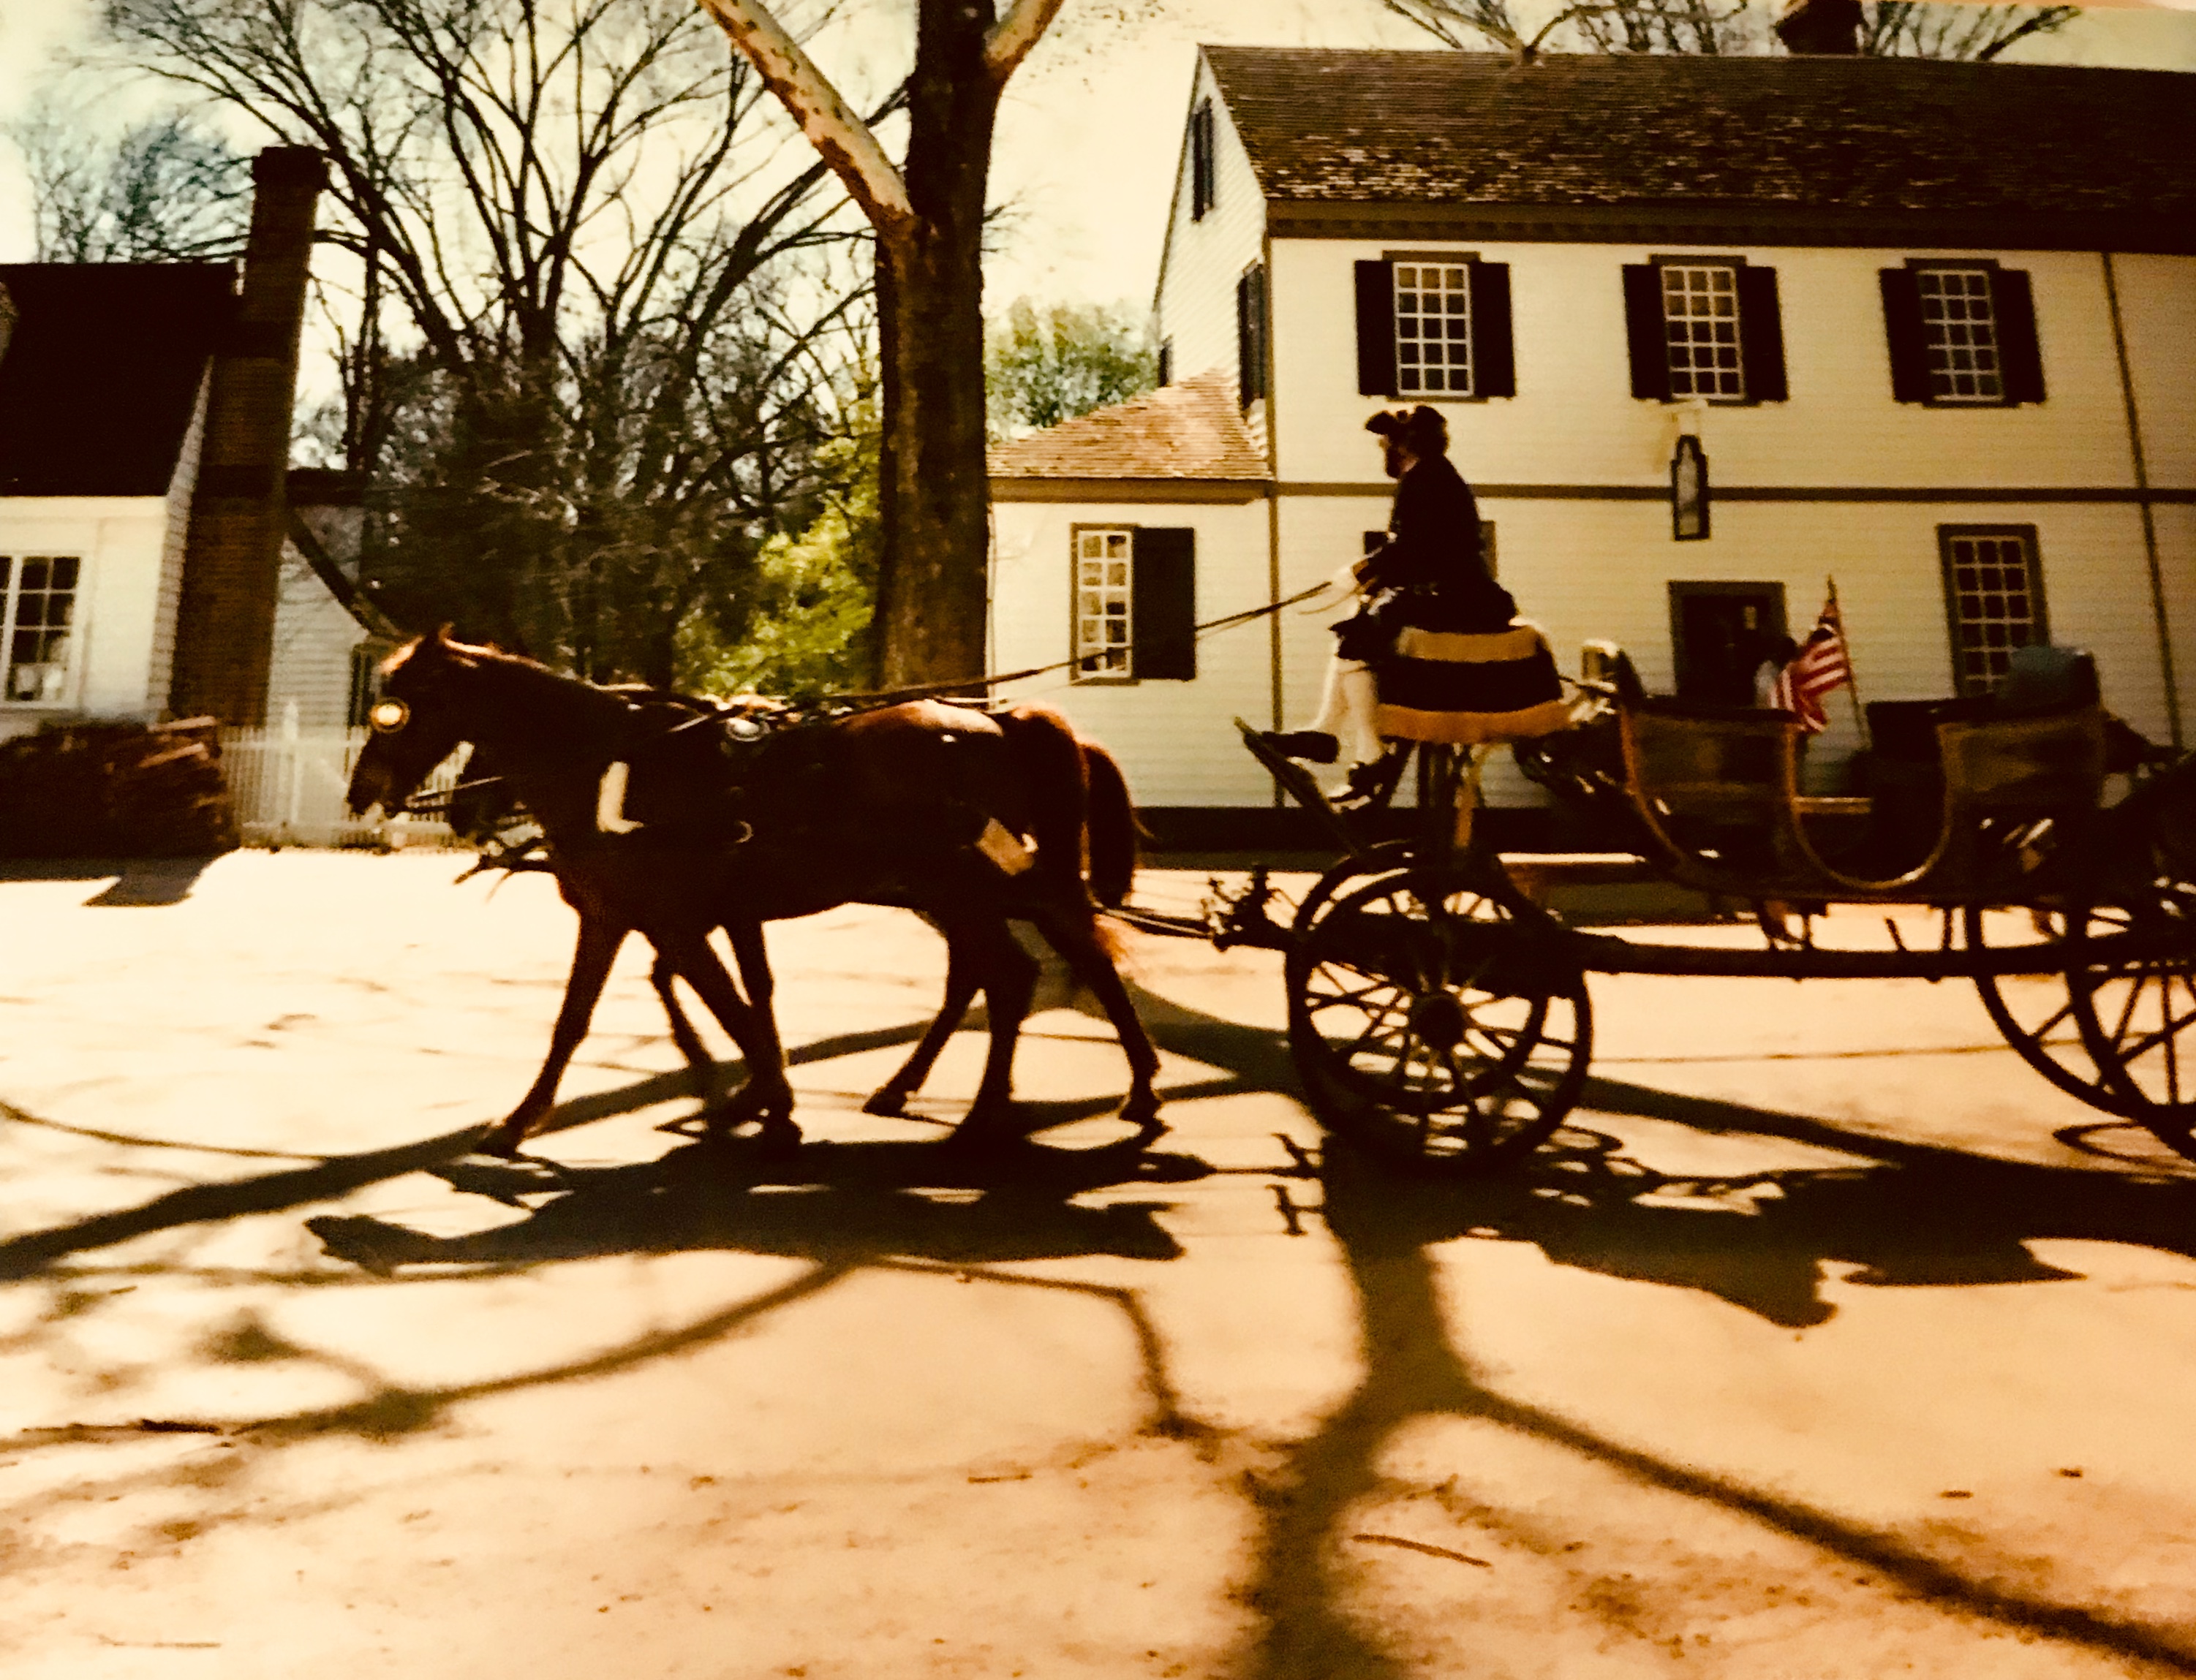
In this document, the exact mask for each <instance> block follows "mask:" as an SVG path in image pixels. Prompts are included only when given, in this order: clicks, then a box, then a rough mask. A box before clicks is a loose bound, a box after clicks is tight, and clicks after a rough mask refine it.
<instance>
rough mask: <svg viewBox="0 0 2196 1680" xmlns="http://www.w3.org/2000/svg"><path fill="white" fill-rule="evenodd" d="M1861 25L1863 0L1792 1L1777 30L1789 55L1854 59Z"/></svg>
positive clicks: (1779, 19) (1858, 49) (1777, 25)
mask: <svg viewBox="0 0 2196 1680" xmlns="http://www.w3.org/2000/svg"><path fill="white" fill-rule="evenodd" d="M1860 25H1861V14H1860V0H1789V3H1788V4H1787V5H1786V6H1785V8H1784V9H1783V12H1782V13H1780V14H1778V16H1777V22H1776V24H1775V26H1774V27H1775V28H1776V31H1777V39H1778V40H1780V41H1782V42H1783V43H1784V50H1785V51H1786V52H1788V53H1806V54H1813V55H1845V56H1846V57H1852V56H1853V55H1856V54H1858V52H1859V51H1860Z"/></svg>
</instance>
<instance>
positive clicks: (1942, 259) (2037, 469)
mask: <svg viewBox="0 0 2196 1680" xmlns="http://www.w3.org/2000/svg"><path fill="white" fill-rule="evenodd" d="M2191 134H2196V76H2189V75H2183V74H2176V73H2172V72H2149V71H2124V70H2099V69H2087V68H2065V67H2058V66H2014V65H2002V64H1982V65H1977V64H1953V63H1936V62H1927V61H1904V60H1896V61H1887V60H1876V59H1856V58H1789V57H1754V58H1681V57H1656V56H1633V57H1599V56H1592V57H1589V56H1543V57H1541V58H1539V59H1537V60H1534V61H1518V60H1517V59H1514V58H1512V57H1510V56H1508V55H1492V54H1477V53H1459V52H1445V51H1428V52H1371V51H1363V52H1353V51H1319V50H1284V49H1241V48H1207V49H1205V50H1204V51H1203V52H1202V54H1201V55H1200V57H1199V64H1198V67H1197V72H1196V76H1195V80H1194V84H1193V89H1192V93H1191V98H1190V110H1189V113H1188V122H1187V124H1186V125H1185V133H1184V139H1183V144H1182V163H1181V166H1180V170H1179V172H1178V176H1177V180H1176V188H1175V195H1174V202H1173V207H1172V212H1171V219H1170V226H1169V230H1168V234H1167V238H1166V242H1165V248H1164V261H1163V265H1162V268H1161V272H1160V275H1159V286H1158V294H1157V318H1158V329H1159V335H1160V338H1161V342H1162V344H1163V350H1162V363H1163V369H1164V372H1163V376H1162V377H1163V378H1165V379H1167V380H1168V381H1169V382H1170V383H1169V384H1167V385H1166V386H1165V388H1164V389H1162V390H1159V391H1156V392H1153V393H1152V394H1150V395H1147V396H1145V397H1143V398H1141V399H1138V400H1137V401H1134V402H1131V403H1128V404H1125V405H1123V406H1122V407H1119V408H1117V409H1113V410H1109V411H1104V412H1101V413H1098V414H1095V415H1092V416H1089V417H1086V418H1085V419H1081V420H1077V421H1072V422H1069V423H1068V424H1065V425H1061V426H1059V427H1055V428H1053V429H1052V430H1049V431H1047V432H1043V433H1039V434H1037V435H1035V436H1031V437H1028V438H1026V439H1023V440H1020V441H1019V442H1014V443H1011V444H1008V445H1006V446H1004V447H1002V448H1000V449H998V450H997V451H996V452H995V454H994V460H993V466H992V475H993V476H992V494H993V498H994V500H995V503H996V504H997V511H996V526H997V552H996V555H995V560H994V563H995V594H994V626H995V632H994V635H995V644H994V649H993V655H994V666H995V668H1017V667H1025V666H1033V665H1037V664H1040V663H1047V662H1049V661H1053V660H1060V659H1072V660H1074V661H1077V663H1076V666H1075V669H1074V672H1073V680H1072V682H1070V683H1068V684H1066V686H1065V687H1064V688H1063V687H1059V686H1058V685H1057V684H1058V679H1055V678H1046V679H1040V680H1039V681H1037V682H1035V683H1032V684H1027V685H1026V687H1027V688H1028V689H1030V690H1036V689H1037V688H1047V689H1049V690H1052V691H1051V692H1050V693H1049V698H1051V699H1053V700H1054V701H1055V702H1057V703H1060V704H1061V705H1062V706H1063V707H1065V709H1066V710H1067V711H1069V712H1070V713H1072V715H1073V716H1075V717H1076V718H1077V719H1078V721H1079V722H1080V723H1082V724H1083V725H1084V726H1085V727H1086V728H1088V729H1089V730H1091V731H1092V732H1093V733H1095V734H1096V735H1098V736H1100V737H1101V738H1103V739H1105V740H1107V741H1108V742H1111V743H1112V744H1113V745H1114V746H1115V747H1116V748H1118V750H1119V751H1121V753H1123V755H1124V759H1125V760H1126V762H1127V764H1128V765H1129V768H1130V774H1131V776H1132V779H1133V781H1134V782H1135V785H1136V791H1137V794H1138V796H1139V798H1140V799H1141V800H1142V801H1143V802H1144V803H1146V804H1147V805H1149V806H1152V807H1153V808H1154V809H1155V811H1157V812H1158V813H1159V817H1160V820H1161V822H1162V823H1165V822H1166V821H1167V819H1168V817H1170V815H1172V814H1176V813H1179V817H1181V818H1182V819H1184V820H1187V819H1188V818H1189V817H1190V816H1191V813H1193V812H1205V813H1215V814H1216V813H1218V812H1220V811H1224V810H1226V809H1228V808H1237V809H1240V808H1244V807H1254V806H1263V805H1268V803H1269V801H1270V800H1271V799H1272V792H1271V789H1270V787H1269V785H1268V781H1267V778H1266V777H1265V776H1264V775H1263V772H1262V771H1259V770H1258V769H1257V766H1256V765H1254V764H1253V763H1251V760H1250V759H1248V758H1247V756H1246V755H1245V754H1244V753H1242V751H1241V749H1240V746H1239V745H1238V744H1237V742H1236V741H1235V738H1234V730H1233V729H1232V727H1231V726H1230V724H1229V721H1228V720H1229V719H1230V717H1231V716H1232V715H1234V714H1236V713H1240V714H1241V715H1243V716H1245V717H1246V718H1248V719H1251V721H1252V722H1254V723H1259V724H1265V723H1268V722H1274V723H1282V724H1286V723H1288V722H1291V721H1295V720H1301V719H1303V718H1304V717H1306V716H1308V715H1309V712H1310V711H1311V709H1312V707H1313V705H1314V703H1315V698H1316V690H1317V685H1318V683H1319V681H1320V672H1321V667H1322V663H1323V661H1324V660H1325V658H1326V653H1327V650H1328V649H1329V647H1330V646H1331V640H1330V638H1329V637H1328V635H1327V634H1326V627H1325V626H1326V621H1328V620H1331V619H1332V617H1334V616H1336V614H1335V613H1334V612H1332V611H1330V612H1328V613H1327V614H1326V615H1325V616H1324V617H1321V618H1306V617H1303V616H1302V615H1297V614H1295V613H1284V614H1281V615H1278V616H1277V617H1275V618H1274V619H1271V620H1268V621H1261V622H1259V623H1257V624H1256V625H1254V626H1250V627H1246V628H1235V629H1231V630H1227V631H1224V632H1217V633H1215V634H1212V635H1211V636H1208V637H1206V638H1202V639H1193V638H1191V637H1190V635H1189V633H1188V627H1189V626H1191V625H1193V624H1195V623H1201V622H1205V621H1211V620H1213V619H1216V618H1220V617H1222V616H1223V615H1227V614H1229V613H1232V612H1235V611H1238V610H1240V609H1244V608H1247V607H1252V606H1255V605H1257V603H1260V602H1263V601H1268V600H1272V599H1275V598H1280V597H1281V596H1284V595H1287V594H1290V593H1292V592H1295V591H1297V590H1300V589H1302V588H1303V587H1305V586H1307V585H1309V584H1311V583H1313V582H1315V581H1316V580H1319V579H1320V578H1321V577H1323V576H1325V575H1326V574H1331V573H1332V572H1333V571H1334V570H1335V569H1337V568H1338V567H1339V566H1341V565H1342V564H1344V563H1346V562H1347V561H1348V560H1349V559H1350V558H1352V557H1355V556H1356V555H1357V554H1359V553H1360V552H1361V551H1362V547H1363V545H1364V541H1365V534H1367V533H1368V532H1372V531H1376V530H1378V529H1379V528H1381V527H1382V526H1384V524H1385V522H1386V520H1387V514H1388V503H1389V498H1390V494H1391V492H1392V488H1393V487H1392V486H1391V485H1390V483H1389V482H1387V481H1386V480H1384V478H1383V477H1382V476H1380V473H1379V470H1378V465H1379V456H1378V448H1377V445H1376V442H1375V440H1373V439H1372V438H1371V437H1369V436H1367V434H1366V433H1365V432H1364V431H1363V430H1362V427H1363V424H1364V421H1365V419H1366V418H1367V415H1368V414H1369V413H1372V411H1373V410H1375V409H1376V408H1378V407H1384V406H1392V405H1396V404H1401V403H1417V402H1425V403H1430V404H1435V405H1437V406H1439V407H1440V408H1441V409H1442V413H1444V414H1445V416H1446V417H1447V419H1448V425H1449V430H1450V433H1451V436H1452V440H1453V444H1452V449H1451V456H1452V459H1453V460H1454V461H1455V462H1456V463H1457V465H1458V466H1459V468H1460V469H1461V470H1462V471H1463V472H1464V473H1465V476H1466V477H1467V478H1468V479H1469V480H1471V482H1472V483H1473V484H1474V485H1475V487H1476V488H1477V491H1478V494H1479V497H1480V504H1481V511H1482V516H1483V517H1484V518H1485V520H1486V522H1488V527H1489V536H1490V538H1491V540H1492V544H1493V546H1492V550H1491V551H1492V553H1493V554H1494V557H1495V559H1496V563H1497V565H1498V569H1499V574H1500V577H1501V579H1502V581H1503V582H1504V583H1505V585H1507V586H1509V588H1510V589H1511V591H1512V592H1513V593H1514V594H1515V595H1516V596H1517V599H1518V601H1519V603H1520V605H1521V609H1522V610H1523V612H1524V613H1525V614H1526V615H1528V616H1529V617H1530V618H1532V619H1534V620H1535V621H1538V622H1539V623H1540V624H1541V625H1543V626H1545V627H1546V629H1547V631H1548V632H1549V633H1550V635H1551V638H1552V640H1553V641H1554V642H1555V644H1556V645H1557V648H1558V649H1576V648H1578V647H1579V645H1580V644H1581V643H1582V642H1584V641H1586V640H1587V639H1590V638H1608V639H1612V640H1615V641H1616V642H1618V643H1620V644H1622V645H1623V646H1624V647H1625V648H1626V649H1627V651H1628V652H1629V653H1630V654H1631V655H1632V656H1633V660H1634V661H1635V662H1636V663H1637V665H1638V667H1639V669H1640V671H1641V673H1642V674H1643V676H1644V677H1645V678H1646V679H1647V681H1648V683H1649V684H1650V687H1654V688H1658V689H1661V690H1674V691H1677V692H1679V693H1685V694H1692V695H1697V696H1702V697H1703V698H1725V699H1734V698H1735V699H1743V698H1744V697H1745V694H1744V690H1743V689H1742V687H1741V686H1740V685H1741V684H1742V683H1743V681H1744V672H1743V669H1742V666H1741V663H1740V655H1739V652H1738V649H1741V648H1742V646H1744V645H1746V644H1745V641H1744V639H1743V638H1741V637H1740V636H1739V635H1738V633H1737V632H1739V631H1740V630H1742V629H1743V628H1745V627H1747V626H1756V627H1760V628H1765V629H1784V630H1788V631H1789V632H1791V633H1793V634H1795V635H1797V636H1800V637H1804V636H1805V635H1806V632H1807V631H1808V629H1809V627H1810V626H1812V623H1813V621H1814V619H1815V615H1816V613H1817V609H1818V608H1819V607H1820V605H1821V603H1822V601H1823V594H1824V584H1825V579H1826V578H1827V577H1831V576H1835V579H1836V582H1837V588H1838V592H1839V596H1840V600H1841V607H1842V610H1843V614H1844V618H1845V622H1846V628H1847V632H1848V634H1849V638H1850V643H1851V647H1852V657H1853V661H1854V666H1855V669H1856V673H1857V675H1858V684H1859V690H1860V693H1861V696H1862V697H1863V698H1864V699H1865V700H1868V701H1875V700H1887V699H1898V698H1927V697H1931V696H1943V695H1948V694H1952V693H1956V692H1962V691H1973V690H1977V689H1979V688H1982V687H1985V686H1986V685H1987V684H1989V683H1990V682H1991V680H1992V679H1993V678H1995V677H1996V676H1997V674H1998V673H2000V672H2002V670H2003V668H2004V666H2005V661H2006V659H2007V657H2008V654H2009V653H2010V650H2011V649H2013V648H2014V647H2015V646H2018V645H2020V644H2023V643H2025V642H2030V641H2038V640H2049V641H2051V642H2054V643H2057V644H2061V645H2068V646H2078V647H2083V648H2087V649H2090V650H2091V651H2093V652H2094V653H2095V655H2096V657H2097V661H2098V664H2099V667H2100V668H2101V673H2102V678H2103V682H2104V687H2105V693H2106V701H2107V703H2108V704H2109V705H2110V706H2111V707H2112V708H2113V709H2114V710H2115V711H2116V712H2118V713H2119V714H2120V715H2122V716H2123V717H2124V718H2126V719H2128V720H2129V721H2130V722H2131V723H2132V724H2134V725H2135V726H2136V727H2137V728H2139V729H2141V730H2143V731H2145V732H2146V733H2147V734H2149V735H2151V736H2153V737H2154V738H2157V739H2158V740H2160V741H2166V740H2171V741H2176V742H2181V741H2184V740H2185V739H2186V736H2187V731H2188V730H2189V727H2190V725H2191V723H2192V720H2196V699H2192V694H2191V690H2192V688H2196V148H2192V147H2189V146H2188V145H2187V143H2186V142H2187V136H2189V135H2191ZM1686 437H1690V438H1691V439H1692V440H1693V442H1691V443H1689V444H1685V445H1683V446H1682V447H1683V448H1684V449H1686V450H1691V449H1695V448H1697V450H1698V451H1699V453H1700V454H1701V455H1702V457H1704V458H1705V460H1706V463H1707V466H1708V474H1707V482H1708V496H1707V502H1706V505H1705V506H1704V507H1702V508H1700V509H1699V510H1698V511H1697V514H1696V515H1694V514H1693V513H1691V512H1690V511H1689V513H1688V517H1685V518H1684V519H1680V518H1679V517H1678V512H1677V510H1676V509H1675V507H1674V505H1673V465H1674V463H1675V459H1676V457H1677V456H1678V455H1679V452H1680V448H1681V445H1680V439H1681V438H1686ZM1186 439H1188V440H1189V442H1185V440H1186ZM1568 656H1569V655H1567V657H1568ZM1834 698H1835V701H1836V702H1837V704H1836V708H1835V711H1834V713H1833V719H1834V721H1833V727H1832V729H1831V730H1830V731H1829V734H1828V735H1826V736H1824V737H1823V739H1822V741H1821V742H1819V744H1818V745H1817V748H1816V749H1815V750H1814V752H1813V753H1812V754H1811V758H1812V764H1813V772H1812V773H1813V774H1815V775H1817V776H1823V777H1833V776H1835V774H1836V772H1837V769H1838V765H1839V762H1840V760H1841V759H1842V758H1844V757H1845V756H1846V755H1848V754H1850V753H1851V752H1852V750H1853V749H1854V748H1856V747H1857V746H1858V745H1859V744H1860V736H1859V732H1858V726H1857V725H1856V722H1855V719H1853V716H1852V711H1851V708H1849V707H1847V706H1846V704H1845V701H1844V696H1834ZM1532 794H1533V790H1531V789H1529V788H1525V787H1524V786H1523V784H1522V783H1519V782H1515V781H1511V782H1508V783H1507V784H1506V785H1500V786H1498V787H1497V788H1496V793H1495V796H1496V797H1497V798H1498V799H1501V800H1512V801H1519V800H1530V799H1531V798H1532ZM1173 826H1174V830H1175V832H1177V833H1182V832H1191V833H1202V834H1219V833H1221V832H1222V831H1223V830H1225V829H1226V828H1227V826H1228V825H1227V824H1226V823H1220V824H1219V825H1218V826H1217V827H1216V826H1215V824H1213V823H1209V822H1208V823H1204V824H1202V825H1201V826H1200V825H1199V823H1196V822H1194V821H1188V827H1187V828H1184V826H1183V821H1176V823H1174V825H1173Z"/></svg>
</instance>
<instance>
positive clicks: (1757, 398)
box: [1738, 266, 1789, 402]
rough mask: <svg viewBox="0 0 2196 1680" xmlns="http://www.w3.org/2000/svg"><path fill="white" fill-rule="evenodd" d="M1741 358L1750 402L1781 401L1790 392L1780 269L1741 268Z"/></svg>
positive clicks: (1739, 273) (1739, 325)
mask: <svg viewBox="0 0 2196 1680" xmlns="http://www.w3.org/2000/svg"><path fill="white" fill-rule="evenodd" d="M1738 357H1739V362H1740V365H1741V366H1742V367H1743V368H1744V369H1745V372H1746V395H1747V400H1748V401H1750V402H1782V401H1784V400H1785V398H1786V397H1787V396H1788V395H1789V390H1787V388H1786V385H1785V381H1784V315H1783V310H1781V309H1778V308H1777V270H1776V269H1774V268H1753V267H1751V266H1749V267H1747V268H1741V269H1740V270H1739V271H1738Z"/></svg>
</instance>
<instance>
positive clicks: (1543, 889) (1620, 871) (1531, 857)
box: [1502, 852, 1661, 904]
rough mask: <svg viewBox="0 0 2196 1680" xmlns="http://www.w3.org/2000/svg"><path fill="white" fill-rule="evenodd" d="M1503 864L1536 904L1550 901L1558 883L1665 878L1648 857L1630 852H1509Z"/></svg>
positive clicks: (1613, 882) (1597, 883)
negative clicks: (1549, 896) (1650, 864)
mask: <svg viewBox="0 0 2196 1680" xmlns="http://www.w3.org/2000/svg"><path fill="white" fill-rule="evenodd" d="M1502 867H1503V869H1505V871H1507V872H1508V874H1509V876H1510V879H1511V880H1512V881H1514V882H1515V883H1516V884H1517V890H1518V891H1519V892H1522V893H1523V894H1524V895H1525V896H1526V897H1527V898H1530V899H1531V900H1532V901H1533V902H1534V904H1546V903H1547V901H1548V894H1549V892H1551V891H1552V890H1553V889H1555V888H1556V887H1558V886H1632V885H1633V884H1634V883H1636V882H1639V881H1651V880H1661V876H1659V875H1656V873H1655V871H1654V869H1652V868H1650V866H1649V864H1648V862H1647V860H1646V859H1645V858H1644V857H1638V856H1637V855H1636V854H1634V853H1632V852H1504V853H1503V854H1502Z"/></svg>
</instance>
